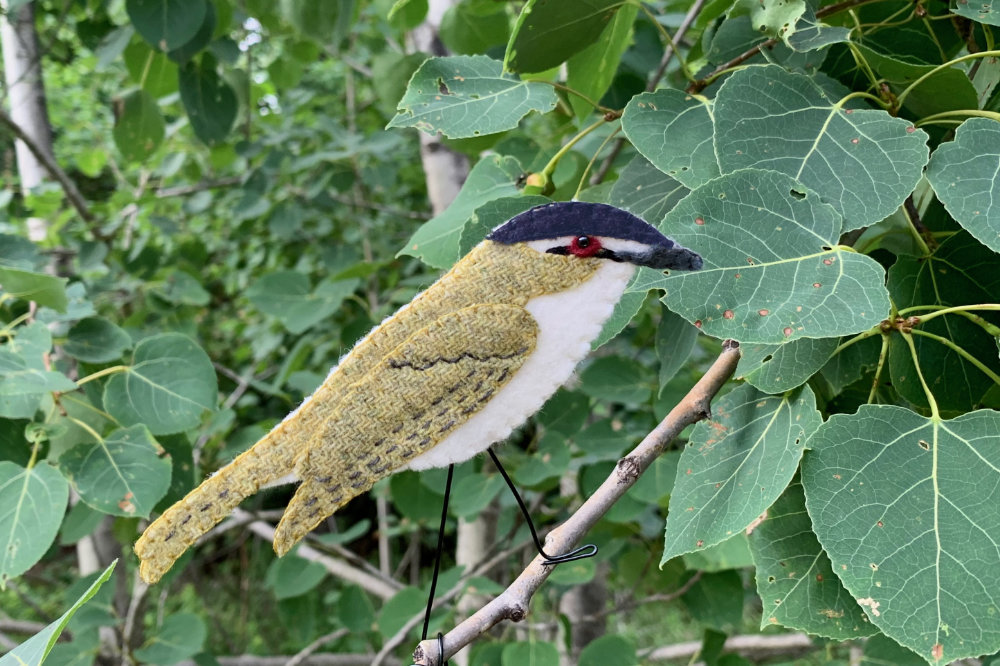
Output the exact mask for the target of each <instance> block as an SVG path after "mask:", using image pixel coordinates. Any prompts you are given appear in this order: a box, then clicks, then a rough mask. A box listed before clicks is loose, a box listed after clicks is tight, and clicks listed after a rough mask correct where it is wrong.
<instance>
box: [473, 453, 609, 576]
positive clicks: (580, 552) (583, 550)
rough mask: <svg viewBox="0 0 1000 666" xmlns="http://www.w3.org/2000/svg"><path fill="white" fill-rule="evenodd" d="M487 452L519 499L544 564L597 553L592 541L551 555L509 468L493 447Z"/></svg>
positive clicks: (585, 557)
mask: <svg viewBox="0 0 1000 666" xmlns="http://www.w3.org/2000/svg"><path fill="white" fill-rule="evenodd" d="M486 452H487V453H488V454H490V458H492V459H493V464H494V465H496V466H497V469H498V470H500V475H501V476H503V480H504V481H506V482H507V487H508V488H510V492H512V493H513V494H514V499H516V500H517V505H518V506H519V507H521V514H522V515H524V522H526V523H528V529H529V530H530V531H531V538H532V539H533V540H534V542H535V548H536V549H537V550H538V554H539V555H541V556H542V559H544V560H545V561H544V562H542V564H563V563H565V562H574V561H576V560H585V559H587V558H588V557H593V556H594V555H597V546H595V545H594V544H592V543H588V544H585V545H583V546H580V547H579V548H577V549H576V550H571V551H570V552H568V553H566V554H565V555H556V556H555V557H551V556H549V555H548V554H547V553H546V552H545V551H544V550H543V549H542V542H541V541H540V540H539V539H538V533H537V532H536V531H535V525H534V523H532V522H531V516H530V515H529V514H528V507H526V506H525V505H524V500H522V499H521V495H520V494H519V493H518V492H517V488H515V487H514V482H513V481H511V480H510V477H509V476H508V475H507V470H505V469H504V468H503V465H501V464H500V460H499V459H498V458H497V454H495V453H493V449H492V448H488V449H486Z"/></svg>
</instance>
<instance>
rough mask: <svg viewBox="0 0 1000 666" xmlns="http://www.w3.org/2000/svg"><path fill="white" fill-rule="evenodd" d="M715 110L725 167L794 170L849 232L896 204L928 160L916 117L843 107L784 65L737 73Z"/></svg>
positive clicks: (726, 169) (729, 169)
mask: <svg viewBox="0 0 1000 666" xmlns="http://www.w3.org/2000/svg"><path fill="white" fill-rule="evenodd" d="M714 110H715V127H716V134H715V150H716V154H717V155H718V158H719V164H720V165H721V167H722V171H723V173H729V172H732V171H736V170H738V169H745V168H747V167H756V168H759V169H774V170H776V171H780V172H782V173H786V174H789V175H790V176H793V177H794V178H795V179H797V180H799V181H800V182H801V183H802V184H803V185H805V186H806V187H808V188H810V189H812V190H815V191H816V192H817V193H818V194H819V195H820V197H821V198H822V199H823V201H826V202H828V203H830V204H832V205H833V206H834V207H835V208H836V209H837V211H838V212H840V214H841V215H842V216H843V218H844V222H845V226H844V231H850V230H852V229H859V228H861V227H865V226H868V225H869V224H874V223H875V222H878V221H879V220H881V219H882V218H884V217H886V216H888V215H889V214H890V213H892V212H893V211H894V210H896V208H898V207H899V206H900V205H901V204H902V203H903V200H904V199H906V197H907V196H908V195H909V194H910V193H911V192H913V188H914V187H915V186H916V184H917V181H918V180H920V176H921V174H922V171H923V167H924V165H925V164H927V154H928V150H927V134H926V133H925V132H924V131H923V130H919V129H916V128H914V127H913V124H912V123H911V122H909V121H907V120H903V119H902V118H893V117H892V116H890V115H889V114H888V113H886V112H885V111H875V110H855V109H844V108H841V107H840V106H838V105H837V104H836V103H835V102H833V101H831V100H830V99H829V97H827V94H826V93H825V92H824V91H823V89H822V88H821V87H820V86H819V84H817V83H816V82H815V81H814V80H813V79H812V78H810V77H808V76H805V75H804V74H795V73H792V72H788V71H786V70H785V69H783V68H781V67H778V66H774V65H767V66H760V67H747V68H745V69H743V70H740V71H738V72H736V73H734V74H733V75H732V76H730V77H729V78H728V79H726V81H725V83H723V84H722V87H721V88H720V89H719V93H718V95H717V96H716V99H715V105H714Z"/></svg>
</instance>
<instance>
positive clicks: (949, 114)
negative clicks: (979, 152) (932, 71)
mask: <svg viewBox="0 0 1000 666" xmlns="http://www.w3.org/2000/svg"><path fill="white" fill-rule="evenodd" d="M950 118H955V119H956V120H954V121H952V120H950ZM958 118H989V119H990V120H998V121H1000V113H997V112H995V111H983V110H981V109H958V110H955V111H942V112H941V113H932V114H931V115H929V116H927V117H926V118H921V119H920V120H918V121H917V122H915V123H913V124H914V126H917V127H919V126H921V125H925V124H929V123H935V122H943V121H948V122H959V123H960V122H963V121H962V120H958Z"/></svg>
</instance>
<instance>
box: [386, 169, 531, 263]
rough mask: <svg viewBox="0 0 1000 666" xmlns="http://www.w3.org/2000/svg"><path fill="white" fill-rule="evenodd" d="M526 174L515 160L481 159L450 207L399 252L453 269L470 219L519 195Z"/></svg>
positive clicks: (420, 230) (418, 232)
mask: <svg viewBox="0 0 1000 666" xmlns="http://www.w3.org/2000/svg"><path fill="white" fill-rule="evenodd" d="M523 173H524V171H523V170H522V169H521V165H520V164H518V162H517V160H516V159H514V158H513V157H504V156H501V155H488V156H486V157H484V158H483V159H481V160H479V161H478V162H476V166H474V167H472V171H471V172H469V176H468V178H466V179H465V183H463V184H462V189H461V190H460V191H459V193H458V196H457V197H455V200H454V201H452V202H451V205H450V206H448V208H446V209H445V210H444V211H443V212H441V213H440V214H438V215H435V216H434V217H433V218H432V219H431V220H429V221H427V222H425V223H424V224H423V226H421V227H420V228H419V229H417V231H416V232H415V233H414V234H413V236H412V237H411V238H410V240H409V241H408V242H407V243H406V247H405V248H404V249H402V250H400V251H399V253H400V254H408V255H410V256H412V257H418V258H419V259H420V260H422V261H423V262H424V263H425V264H427V265H429V266H432V267H434V268H447V267H448V266H451V265H452V264H453V263H455V262H456V261H458V258H459V257H460V256H461V255H460V254H459V248H460V246H461V239H462V231H463V229H464V228H465V225H466V222H468V220H469V218H470V217H472V215H473V213H474V212H475V211H476V209H477V208H479V207H480V206H482V205H483V204H485V203H487V202H488V201H492V200H493V199H499V198H501V197H513V196H515V195H517V194H518V189H517V181H518V179H519V178H520V177H521V175H522V174H523Z"/></svg>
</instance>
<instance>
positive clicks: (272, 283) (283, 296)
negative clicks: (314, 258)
mask: <svg viewBox="0 0 1000 666" xmlns="http://www.w3.org/2000/svg"><path fill="white" fill-rule="evenodd" d="M359 284H360V280H339V281H331V280H325V281H323V282H321V283H320V284H319V285H318V286H317V287H316V289H315V290H313V291H310V288H309V278H308V276H306V275H305V274H303V273H299V272H297V271H279V272H277V273H271V274H270V275H265V276H264V277H262V278H261V279H260V280H258V281H257V282H255V283H254V284H252V285H251V286H250V288H249V289H247V298H249V299H250V302H252V303H253V304H254V305H256V306H257V307H258V308H260V310H261V311H262V312H264V313H265V314H268V315H270V316H272V317H274V318H276V319H277V320H278V321H280V322H281V323H282V325H284V327H285V328H287V329H288V330H289V331H290V332H292V333H295V334H298V333H302V332H303V331H306V330H308V329H309V328H311V327H312V326H314V325H315V324H318V323H319V322H321V321H323V320H324V319H326V318H328V317H329V316H330V315H332V314H333V313H335V312H336V311H337V310H338V309H339V308H340V306H341V305H342V304H343V302H344V300H345V299H346V298H347V297H348V296H350V295H351V294H353V293H354V290H355V289H357V288H358V285H359Z"/></svg>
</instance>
